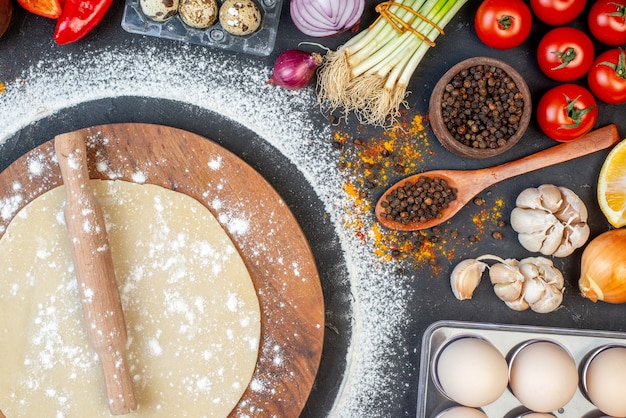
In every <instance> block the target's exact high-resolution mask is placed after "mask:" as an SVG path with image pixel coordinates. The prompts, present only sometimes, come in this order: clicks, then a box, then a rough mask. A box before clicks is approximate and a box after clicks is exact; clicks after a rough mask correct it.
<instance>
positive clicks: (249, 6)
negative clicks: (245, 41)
mask: <svg viewBox="0 0 626 418" xmlns="http://www.w3.org/2000/svg"><path fill="white" fill-rule="evenodd" d="M220 24H221V25H222V27H223V28H224V30H225V31H226V32H228V33H230V34H232V35H237V36H243V35H249V34H251V33H254V32H256V31H257V29H259V26H261V10H260V9H259V7H258V6H257V5H256V3H255V2H254V0H226V1H225V2H224V4H222V7H221V8H220Z"/></svg>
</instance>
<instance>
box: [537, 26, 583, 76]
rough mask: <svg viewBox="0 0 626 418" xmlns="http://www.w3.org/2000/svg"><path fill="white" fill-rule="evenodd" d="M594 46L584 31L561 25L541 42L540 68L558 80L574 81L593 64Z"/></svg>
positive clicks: (538, 52) (538, 54) (539, 51)
mask: <svg viewBox="0 0 626 418" xmlns="http://www.w3.org/2000/svg"><path fill="white" fill-rule="evenodd" d="M593 57H594V47H593V42H591V39H590V38H589V36H587V35H586V34H585V33H584V32H583V31H581V30H578V29H575V28H570V27H566V26H563V27H560V28H556V29H552V30H551V31H550V32H548V33H546V35H545V36H544V37H543V38H542V39H541V42H539V47H538V48H537V61H538V62H539V68H541V71H543V73H544V74H545V75H547V76H548V77H550V78H551V79H553V80H556V81H574V80H576V79H578V78H580V77H582V76H584V75H585V74H586V73H587V71H589V68H591V64H593Z"/></svg>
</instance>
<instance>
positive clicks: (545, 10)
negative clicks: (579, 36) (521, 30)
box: [530, 0, 585, 26]
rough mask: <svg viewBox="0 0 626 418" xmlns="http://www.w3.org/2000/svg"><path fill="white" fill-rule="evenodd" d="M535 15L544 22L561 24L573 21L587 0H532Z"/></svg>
mask: <svg viewBox="0 0 626 418" xmlns="http://www.w3.org/2000/svg"><path fill="white" fill-rule="evenodd" d="M530 7H531V9H533V12H534V13H535V16H537V18H539V20H541V21H542V22H544V23H547V24H548V25H552V26H560V25H564V24H566V23H569V22H571V21H572V20H574V19H575V18H576V16H578V15H579V14H580V13H581V12H582V11H583V9H584V8H585V0H530Z"/></svg>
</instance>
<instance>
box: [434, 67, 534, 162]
mask: <svg viewBox="0 0 626 418" xmlns="http://www.w3.org/2000/svg"><path fill="white" fill-rule="evenodd" d="M429 114H430V125H431V127H432V129H433V132H434V133H435V136H436V137H437V139H438V140H439V142H441V145H443V146H444V147H445V148H446V149H447V150H448V151H450V152H453V153H455V154H457V155H459V156H461V157H467V158H489V157H493V156H495V155H499V154H502V153H503V152H506V151H507V150H509V149H511V148H512V147H513V146H514V145H515V144H516V143H517V142H519V140H520V139H521V138H522V136H523V135H524V132H526V129H527V128H528V124H529V123H530V117H531V115H532V100H531V97H530V90H529V89H528V85H527V84H526V81H525V80H524V78H523V77H522V76H521V75H520V74H519V73H518V72H517V71H516V70H515V69H514V68H513V67H511V66H510V65H508V64H507V63H505V62H504V61H502V60H499V59H496V58H491V57H474V58H469V59H467V60H464V61H461V62H459V63H458V64H456V65H454V66H453V67H452V68H450V69H449V70H448V71H447V72H446V73H445V74H444V75H443V77H441V79H440V80H439V81H438V82H437V84H436V85H435V88H434V89H433V92H432V95H431V97H430V104H429Z"/></svg>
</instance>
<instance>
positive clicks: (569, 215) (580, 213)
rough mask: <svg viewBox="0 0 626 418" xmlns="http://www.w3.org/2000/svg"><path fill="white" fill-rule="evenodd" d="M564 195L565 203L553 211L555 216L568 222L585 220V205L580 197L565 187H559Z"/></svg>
mask: <svg viewBox="0 0 626 418" xmlns="http://www.w3.org/2000/svg"><path fill="white" fill-rule="evenodd" d="M559 190H560V191H561V193H562V194H563V196H564V197H565V202H566V204H565V205H563V207H562V208H561V209H560V210H559V211H558V212H555V215H556V217H557V218H558V219H559V220H560V221H561V222H565V223H568V224H579V223H586V222H587V216H588V215H587V207H586V206H585V203H584V202H583V201H582V199H581V198H580V197H578V195H577V194H576V193H574V192H573V191H572V190H570V189H568V188H567V187H559Z"/></svg>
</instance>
